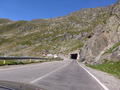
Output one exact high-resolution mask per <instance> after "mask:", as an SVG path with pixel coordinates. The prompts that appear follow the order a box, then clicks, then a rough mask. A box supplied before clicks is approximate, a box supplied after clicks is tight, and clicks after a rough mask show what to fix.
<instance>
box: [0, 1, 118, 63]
mask: <svg viewBox="0 0 120 90" xmlns="http://www.w3.org/2000/svg"><path fill="white" fill-rule="evenodd" d="M119 41H120V0H119V1H118V2H117V3H115V4H113V5H110V6H107V7H98V8H86V9H81V10H79V11H76V12H73V13H71V14H68V15H66V16H62V17H56V18H50V19H36V20H31V21H24V20H21V21H10V20H8V19H0V56H40V54H41V53H53V54H64V55H66V54H68V53H70V52H72V51H75V50H79V51H80V60H81V61H85V62H88V63H96V62H101V61H102V60H103V59H109V60H119V58H120V57H119V50H120V48H119ZM115 58H116V59H115Z"/></svg>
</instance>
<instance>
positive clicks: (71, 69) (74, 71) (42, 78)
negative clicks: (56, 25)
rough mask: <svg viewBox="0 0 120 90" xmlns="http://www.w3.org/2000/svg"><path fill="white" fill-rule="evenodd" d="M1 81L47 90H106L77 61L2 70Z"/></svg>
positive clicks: (0, 69)
mask: <svg viewBox="0 0 120 90" xmlns="http://www.w3.org/2000/svg"><path fill="white" fill-rule="evenodd" d="M0 80H5V81H13V82H22V83H28V84H32V85H36V86H39V87H42V88H44V89H46V90H105V89H104V88H103V87H102V86H101V85H100V84H99V83H98V82H97V81H96V80H95V79H94V78H93V77H91V75H89V74H88V72H86V71H85V70H84V69H83V68H82V67H81V66H80V65H79V63H78V62H77V61H76V60H70V59H66V60H64V61H55V62H47V63H41V64H33V65H25V66H14V67H11V68H6V69H4V68H0ZM106 90H107V89H106Z"/></svg>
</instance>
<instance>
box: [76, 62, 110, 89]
mask: <svg viewBox="0 0 120 90" xmlns="http://www.w3.org/2000/svg"><path fill="white" fill-rule="evenodd" d="M77 63H78V64H79V66H80V67H82V68H83V69H84V70H85V71H86V72H87V73H89V74H90V75H91V76H92V77H93V78H94V79H95V80H96V81H97V82H98V83H99V84H100V85H101V86H102V87H103V88H104V89H105V90H109V89H108V88H107V87H106V86H105V85H104V84H103V83H101V82H100V80H98V79H97V78H96V77H95V76H94V75H93V74H92V73H90V72H89V71H88V70H87V69H85V68H84V67H83V66H82V65H80V63H79V62H78V61H77Z"/></svg>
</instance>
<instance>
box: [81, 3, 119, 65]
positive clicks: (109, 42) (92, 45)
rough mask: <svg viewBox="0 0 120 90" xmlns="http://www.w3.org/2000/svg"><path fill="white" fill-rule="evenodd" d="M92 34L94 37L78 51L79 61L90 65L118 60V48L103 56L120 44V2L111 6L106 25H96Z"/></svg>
mask: <svg viewBox="0 0 120 90" xmlns="http://www.w3.org/2000/svg"><path fill="white" fill-rule="evenodd" d="M93 32H94V35H93V36H92V37H91V38H90V39H89V40H88V41H87V42H86V44H85V46H84V47H83V48H82V49H81V51H80V60H81V61H86V62H88V63H91V64H94V63H99V62H102V60H103V59H108V60H112V61H115V60H120V56H119V54H120V50H119V47H116V48H115V49H114V50H112V51H111V53H109V55H108V54H107V55H106V54H104V53H105V52H106V51H107V50H108V49H111V48H112V47H113V46H114V44H116V43H118V42H120V1H118V2H117V3H116V4H115V5H114V6H113V10H112V11H111V15H110V17H109V18H108V19H107V20H106V23H101V24H99V25H97V26H96V27H95V28H94V30H93ZM118 46H119V45H118Z"/></svg>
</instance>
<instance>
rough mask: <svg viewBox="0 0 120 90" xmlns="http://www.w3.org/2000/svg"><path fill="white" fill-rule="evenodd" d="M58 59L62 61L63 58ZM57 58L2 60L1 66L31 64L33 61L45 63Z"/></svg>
mask: <svg viewBox="0 0 120 90" xmlns="http://www.w3.org/2000/svg"><path fill="white" fill-rule="evenodd" d="M56 60H57V61H61V60H62V59H61V58H58V59H56ZM51 61H55V60H23V61H17V60H5V63H4V60H1V61H0V66H4V65H25V64H31V63H43V62H51Z"/></svg>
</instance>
